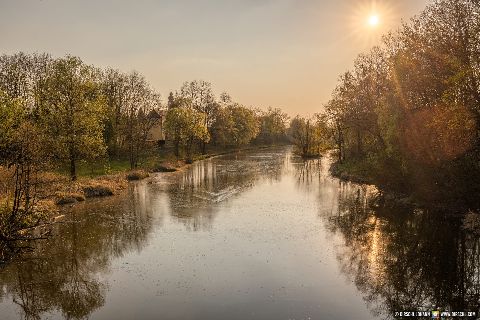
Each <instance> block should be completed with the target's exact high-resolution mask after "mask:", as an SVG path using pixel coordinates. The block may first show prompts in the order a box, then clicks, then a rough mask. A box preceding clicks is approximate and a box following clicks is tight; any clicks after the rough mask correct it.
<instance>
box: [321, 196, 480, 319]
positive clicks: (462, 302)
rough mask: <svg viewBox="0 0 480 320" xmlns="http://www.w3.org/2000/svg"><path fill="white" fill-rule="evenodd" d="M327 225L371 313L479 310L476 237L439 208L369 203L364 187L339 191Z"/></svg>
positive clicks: (479, 253)
mask: <svg viewBox="0 0 480 320" xmlns="http://www.w3.org/2000/svg"><path fill="white" fill-rule="evenodd" d="M329 221H330V227H331V229H332V230H333V231H335V232H340V233H341V234H342V236H343V237H344V239H345V247H344V248H343V249H342V250H341V251H340V252H339V253H338V259H339V261H340V264H341V267H342V270H343V272H344V273H346V274H347V275H348V276H350V277H352V279H353V280H354V281H355V283H356V285H357V287H358V288H359V289H360V290H361V291H362V292H363V293H364V295H365V300H366V301H367V302H368V303H369V305H370V308H371V309H372V311H373V312H374V313H376V314H381V315H383V316H384V317H385V318H391V317H392V314H393V312H394V311H399V310H418V309H425V310H432V309H433V308H435V307H438V308H440V309H442V310H453V311H462V310H469V311H477V312H478V311H479V305H480V300H479V299H480V278H479V276H480V269H479V268H480V261H479V259H480V251H479V238H478V237H477V236H474V235H472V234H468V233H466V232H465V231H463V230H462V228H461V224H460V222H461V221H460V220H459V219H456V218H452V217H446V216H445V215H443V214H442V213H440V212H428V211H421V210H418V209H417V210H413V209H412V210H410V209H405V208H404V209H400V208H376V209H372V206H370V205H369V199H368V196H366V192H365V190H362V189H358V190H357V192H356V193H355V192H351V190H349V192H345V193H343V194H340V201H339V213H338V215H336V216H334V217H331V218H330V220H329Z"/></svg>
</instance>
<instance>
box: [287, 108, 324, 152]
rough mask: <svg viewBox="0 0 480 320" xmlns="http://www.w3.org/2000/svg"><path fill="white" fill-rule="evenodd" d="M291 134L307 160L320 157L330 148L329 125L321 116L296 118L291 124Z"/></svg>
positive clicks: (298, 149) (299, 150)
mask: <svg viewBox="0 0 480 320" xmlns="http://www.w3.org/2000/svg"><path fill="white" fill-rule="evenodd" d="M289 134H290V137H291V138H292V140H293V143H294V144H295V146H296V147H297V151H298V153H299V154H300V155H302V156H303V157H306V158H309V157H316V156H320V154H321V153H322V152H323V151H325V150H326V149H327V148H328V147H329V145H328V129H327V124H326V122H325V120H324V119H323V118H322V116H321V115H315V116H314V117H312V118H302V117H299V116H297V117H295V118H294V119H292V121H291V122H290V128H289Z"/></svg>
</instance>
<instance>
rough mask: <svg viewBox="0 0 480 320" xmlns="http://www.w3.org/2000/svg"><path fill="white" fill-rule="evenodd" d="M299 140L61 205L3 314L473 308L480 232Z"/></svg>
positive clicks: (152, 315) (351, 315) (363, 312)
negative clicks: (341, 171) (335, 171)
mask: <svg viewBox="0 0 480 320" xmlns="http://www.w3.org/2000/svg"><path fill="white" fill-rule="evenodd" d="M329 165H330V159H329V158H328V157H326V158H323V159H321V160H309V161H303V160H302V159H301V158H299V157H296V156H295V155H294V154H293V153H292V148H291V147H281V148H280V147H279V148H272V149H264V150H259V151H248V152H243V153H237V154H230V155H226V156H221V157H216V158H212V159H208V160H205V161H200V162H196V163H195V164H193V165H192V166H191V167H190V168H189V169H187V170H185V171H183V172H176V173H159V174H157V175H154V176H153V177H151V178H149V179H147V180H144V181H141V182H138V183H132V184H131V185H130V187H129V190H128V191H127V192H125V194H124V195H121V196H116V197H111V198H107V199H99V200H94V201H87V202H85V203H81V204H79V205H76V206H74V207H72V208H66V209H65V211H66V216H65V218H64V219H63V220H62V223H59V224H57V225H55V226H54V228H53V235H54V236H53V237H51V238H50V239H49V240H44V241H38V242H36V243H35V244H34V248H33V250H32V251H31V252H27V253H25V254H24V255H23V256H22V257H21V258H19V259H16V260H15V261H13V262H12V263H10V264H8V265H7V266H6V267H4V268H3V269H0V318H1V319H63V318H68V319H83V318H90V319H209V320H215V319H355V320H361V319H393V318H394V312H395V311H402V310H418V309H421V310H433V309H437V308H440V309H441V310H451V311H464V310H465V311H477V312H478V307H479V301H480V300H479V299H480V259H479V258H480V256H479V246H478V245H479V239H478V236H477V235H475V234H473V233H472V232H467V231H465V230H463V229H462V226H461V221H460V220H459V219H458V218H452V217H447V216H445V215H443V214H442V213H439V212H429V211H427V210H420V209H414V208H399V207H392V206H389V207H386V206H384V205H382V204H381V203H378V202H375V201H374V197H373V196H372V195H373V194H374V193H375V188H373V187H369V186H361V185H355V184H351V183H345V182H341V181H339V180H338V179H335V178H332V177H331V176H330V175H329V173H328V168H329Z"/></svg>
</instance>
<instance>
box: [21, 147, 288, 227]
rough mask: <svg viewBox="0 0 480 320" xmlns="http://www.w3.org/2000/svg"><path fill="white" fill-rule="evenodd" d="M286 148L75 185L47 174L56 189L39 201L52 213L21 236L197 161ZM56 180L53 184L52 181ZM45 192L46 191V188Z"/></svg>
mask: <svg viewBox="0 0 480 320" xmlns="http://www.w3.org/2000/svg"><path fill="white" fill-rule="evenodd" d="M287 145H288V144H278V145H258V146H246V147H243V148H235V149H231V150H219V151H217V152H212V153H206V154H204V155H199V156H197V157H195V159H194V160H193V162H192V163H187V161H186V160H185V159H176V160H164V161H162V162H160V163H159V165H157V166H155V167H152V168H138V169H134V170H129V171H121V172H117V173H113V174H108V175H101V176H98V177H94V178H89V177H81V178H79V179H78V180H76V181H70V180H68V177H66V176H65V175H60V174H54V173H51V172H47V173H46V176H50V177H53V179H52V181H49V182H47V184H48V183H50V184H52V186H51V187H53V188H54V189H55V191H54V193H53V194H52V195H50V196H47V197H44V198H42V199H41V200H40V201H41V202H44V203H47V205H48V207H50V208H49V210H51V213H49V214H48V217H47V218H46V221H45V222H44V223H41V224H39V225H37V226H35V227H32V228H28V229H25V230H24V232H27V231H30V230H35V229H37V228H41V227H45V226H47V225H50V224H52V223H55V222H57V221H58V220H60V219H61V218H62V217H63V216H64V213H63V212H61V211H62V208H64V207H65V206H70V207H71V206H74V205H76V204H77V203H79V202H84V201H89V200H91V199H98V198H104V197H114V196H119V195H121V194H122V192H123V191H124V190H126V189H127V188H128V185H129V184H130V183H131V182H135V181H142V180H145V179H147V178H149V177H151V176H152V174H155V175H156V174H162V173H180V172H183V171H185V170H187V169H188V168H190V166H191V165H192V164H194V163H195V162H197V161H202V160H207V159H211V158H215V157H219V156H223V155H228V154H233V153H237V152H245V151H253V150H263V149H269V148H274V147H278V146H287ZM55 178H56V181H55ZM46 189H48V187H47V188H46Z"/></svg>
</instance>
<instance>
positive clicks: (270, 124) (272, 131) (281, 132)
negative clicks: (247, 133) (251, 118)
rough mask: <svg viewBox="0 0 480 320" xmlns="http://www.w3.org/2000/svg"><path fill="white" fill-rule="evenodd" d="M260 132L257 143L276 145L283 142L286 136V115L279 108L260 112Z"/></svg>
mask: <svg viewBox="0 0 480 320" xmlns="http://www.w3.org/2000/svg"><path fill="white" fill-rule="evenodd" d="M258 118H259V122H260V131H259V134H258V137H257V139H256V140H257V141H259V142H261V143H269V144H270V143H277V142H280V141H282V140H283V141H285V140H286V136H287V122H288V115H287V114H286V113H284V112H282V110H281V109H279V108H275V109H273V108H268V110H267V111H264V112H260V114H259V116H258Z"/></svg>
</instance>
